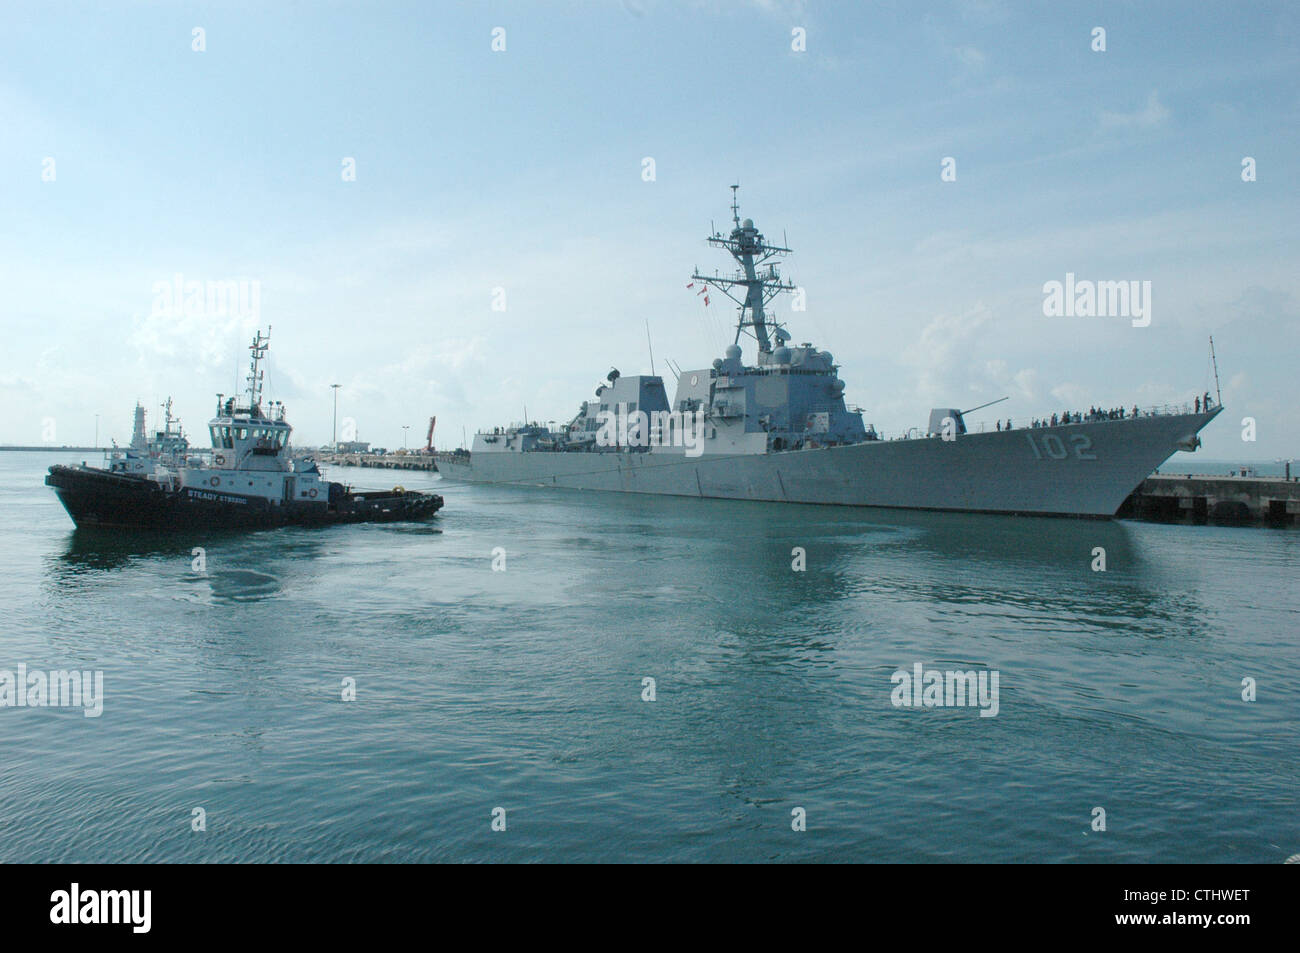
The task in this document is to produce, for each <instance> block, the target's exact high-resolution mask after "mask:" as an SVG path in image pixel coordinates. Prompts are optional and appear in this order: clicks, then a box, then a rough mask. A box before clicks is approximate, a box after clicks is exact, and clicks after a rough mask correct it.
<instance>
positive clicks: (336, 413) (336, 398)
mask: <svg viewBox="0 0 1300 953" xmlns="http://www.w3.org/2000/svg"><path fill="white" fill-rule="evenodd" d="M330 387H333V388H334V442H333V443H332V444H331V445H330V447H331V449H332V450H334V452H335V453H337V452H338V449H339V385H338V384H330Z"/></svg>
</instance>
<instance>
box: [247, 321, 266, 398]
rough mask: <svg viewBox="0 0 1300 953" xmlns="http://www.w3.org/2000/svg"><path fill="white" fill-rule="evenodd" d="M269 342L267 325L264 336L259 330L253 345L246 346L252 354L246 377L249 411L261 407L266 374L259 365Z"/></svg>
mask: <svg viewBox="0 0 1300 953" xmlns="http://www.w3.org/2000/svg"><path fill="white" fill-rule="evenodd" d="M270 342H271V328H270V325H268V326H267V328H266V334H265V335H264V334H262V332H261V331H260V330H259V331H258V332H257V335H256V336H255V337H254V338H253V343H252V344H250V345H249V346H248V350H249V351H250V352H251V354H252V357H251V358H250V360H249V371H248V377H247V381H248V409H249V410H250V411H257V410H259V409H260V408H261V406H262V376H263V375H264V374H265V373H266V372H265V371H263V370H261V369H260V367H259V365H260V364H261V362H262V358H264V357H266V350H267V348H268V347H269V346H270Z"/></svg>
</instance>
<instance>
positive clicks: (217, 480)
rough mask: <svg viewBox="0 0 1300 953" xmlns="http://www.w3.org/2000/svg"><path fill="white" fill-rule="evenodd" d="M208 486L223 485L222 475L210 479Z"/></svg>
mask: <svg viewBox="0 0 1300 953" xmlns="http://www.w3.org/2000/svg"><path fill="white" fill-rule="evenodd" d="M208 486H221V477H213V478H212V479H211V480H209V481H208Z"/></svg>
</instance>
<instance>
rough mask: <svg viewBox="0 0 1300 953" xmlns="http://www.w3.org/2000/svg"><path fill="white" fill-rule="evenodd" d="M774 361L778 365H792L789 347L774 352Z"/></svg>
mask: <svg viewBox="0 0 1300 953" xmlns="http://www.w3.org/2000/svg"><path fill="white" fill-rule="evenodd" d="M772 360H773V361H775V362H776V363H778V364H789V363H790V349H789V348H788V347H779V348H777V349H776V350H775V351H773V352H772Z"/></svg>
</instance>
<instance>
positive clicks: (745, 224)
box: [740, 218, 754, 228]
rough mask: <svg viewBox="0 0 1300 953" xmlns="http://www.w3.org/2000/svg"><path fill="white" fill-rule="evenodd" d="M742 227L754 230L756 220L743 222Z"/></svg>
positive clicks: (750, 219) (748, 219)
mask: <svg viewBox="0 0 1300 953" xmlns="http://www.w3.org/2000/svg"><path fill="white" fill-rule="evenodd" d="M740 225H741V227H742V228H753V227H754V220H753V219H752V218H747V219H745V220H744V221H743V222H741V223H740Z"/></svg>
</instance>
